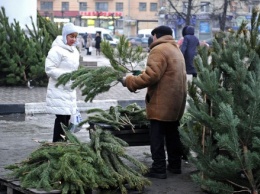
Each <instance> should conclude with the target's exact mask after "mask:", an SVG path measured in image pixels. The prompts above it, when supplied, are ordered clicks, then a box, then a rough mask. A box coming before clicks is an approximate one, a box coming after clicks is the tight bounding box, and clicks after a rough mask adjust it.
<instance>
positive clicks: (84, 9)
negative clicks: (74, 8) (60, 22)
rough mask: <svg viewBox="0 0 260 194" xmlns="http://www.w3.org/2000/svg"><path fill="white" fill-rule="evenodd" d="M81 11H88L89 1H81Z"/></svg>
mask: <svg viewBox="0 0 260 194" xmlns="http://www.w3.org/2000/svg"><path fill="white" fill-rule="evenodd" d="M79 11H87V2H79Z"/></svg>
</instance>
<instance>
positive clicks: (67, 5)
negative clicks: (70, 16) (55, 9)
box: [61, 2, 69, 11]
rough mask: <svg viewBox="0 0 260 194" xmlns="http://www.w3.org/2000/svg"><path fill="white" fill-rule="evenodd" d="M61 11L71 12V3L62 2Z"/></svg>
mask: <svg viewBox="0 0 260 194" xmlns="http://www.w3.org/2000/svg"><path fill="white" fill-rule="evenodd" d="M61 9H62V10H63V11H69V2H61Z"/></svg>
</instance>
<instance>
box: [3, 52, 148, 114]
mask: <svg viewBox="0 0 260 194" xmlns="http://www.w3.org/2000/svg"><path fill="white" fill-rule="evenodd" d="M94 53H95V52H94ZM81 55H82V56H83V61H87V62H93V61H96V62H97V66H108V65H109V61H108V60H107V59H106V58H105V57H104V56H103V55H100V56H95V55H94V54H93V55H88V56H87V55H85V51H84V50H83V51H82V53H81ZM46 91H47V88H46V87H33V88H31V89H30V88H29V87H26V86H25V87H0V114H3V113H20V112H25V113H28V114H35V113H45V112H44V103H45V98H46ZM145 93H146V89H143V90H140V91H138V93H131V92H130V91H129V90H128V89H127V88H125V87H123V86H122V85H121V83H118V84H117V85H115V86H113V87H111V89H110V90H109V91H108V92H105V93H102V94H99V95H98V96H96V97H95V99H94V100H93V103H89V102H88V103H85V97H84V96H82V95H81V91H80V90H78V91H77V98H78V99H77V100H78V102H79V103H80V104H78V106H83V107H85V108H83V109H82V110H85V109H86V107H89V106H91V107H96V104H97V105H99V106H104V108H106V107H109V106H110V105H114V104H115V103H118V102H119V101H124V102H125V103H127V104H128V103H132V102H134V101H143V100H144V97H145ZM100 103H103V104H100ZM141 104H143V102H141Z"/></svg>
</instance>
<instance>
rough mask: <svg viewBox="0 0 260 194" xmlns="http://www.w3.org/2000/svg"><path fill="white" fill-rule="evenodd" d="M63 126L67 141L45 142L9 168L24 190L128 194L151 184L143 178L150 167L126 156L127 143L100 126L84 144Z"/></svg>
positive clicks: (83, 193)
mask: <svg viewBox="0 0 260 194" xmlns="http://www.w3.org/2000/svg"><path fill="white" fill-rule="evenodd" d="M63 127H64V131H65V138H66V140H67V141H66V142H55V143H42V144H41V146H40V147H39V148H38V149H37V150H35V151H34V152H33V153H31V155H30V156H29V157H28V159H27V160H24V161H22V162H20V163H18V164H15V165H9V166H7V167H6V168H7V169H10V170H12V171H13V172H12V174H11V175H12V177H14V178H19V180H20V182H21V186H22V187H25V188H36V189H38V190H45V191H51V190H57V189H58V190H61V192H62V194H68V193H69V194H77V193H80V194H85V193H86V192H87V191H89V190H98V189H111V190H113V189H116V190H120V193H122V194H126V193H128V189H134V190H137V191H142V190H143V189H144V187H145V186H148V185H150V184H151V182H150V181H149V180H148V179H147V178H145V177H143V175H142V174H144V173H146V172H147V171H148V168H147V167H146V166H145V165H144V164H142V163H141V162H139V161H138V160H136V159H135V158H133V157H131V156H129V155H127V154H126V153H125V147H126V146H127V143H126V142H124V141H123V140H121V139H119V138H117V137H115V136H113V135H112V134H111V133H110V132H108V131H104V130H102V129H100V128H99V127H98V126H97V127H96V130H95V131H93V130H91V131H90V136H91V141H90V142H89V143H83V142H80V141H79V140H78V139H77V138H76V137H75V136H74V135H73V134H72V133H71V132H70V131H69V130H68V129H67V128H66V127H65V126H63ZM126 161H127V162H126Z"/></svg>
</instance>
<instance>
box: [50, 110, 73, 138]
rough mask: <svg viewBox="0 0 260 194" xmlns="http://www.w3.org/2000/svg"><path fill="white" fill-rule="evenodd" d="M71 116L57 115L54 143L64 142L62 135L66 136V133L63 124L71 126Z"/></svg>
mask: <svg viewBox="0 0 260 194" xmlns="http://www.w3.org/2000/svg"><path fill="white" fill-rule="evenodd" d="M69 120H70V115H56V119H55V122H54V130H53V140H52V141H53V142H57V141H63V138H62V137H61V135H64V134H65V133H64V131H63V129H62V127H61V123H63V124H64V125H65V126H69Z"/></svg>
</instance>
